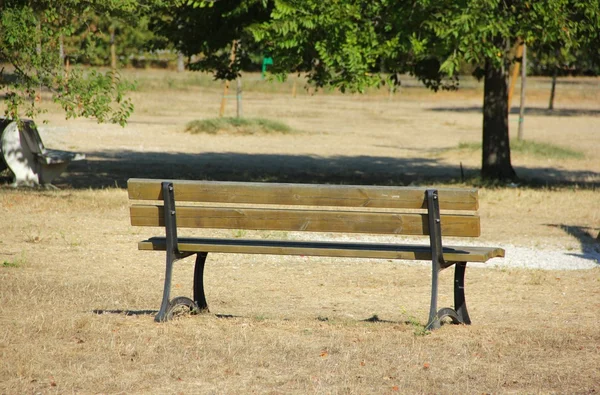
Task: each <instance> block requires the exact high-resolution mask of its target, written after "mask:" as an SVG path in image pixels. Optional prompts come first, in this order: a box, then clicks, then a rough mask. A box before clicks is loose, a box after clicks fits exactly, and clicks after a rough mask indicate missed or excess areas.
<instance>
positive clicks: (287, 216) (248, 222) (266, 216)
mask: <svg viewBox="0 0 600 395" xmlns="http://www.w3.org/2000/svg"><path fill="white" fill-rule="evenodd" d="M130 210H131V224H132V225H134V226H164V225H165V224H164V209H163V207H162V206H157V205H133V206H131V207H130ZM176 211H177V215H176V219H177V227H182V228H213V229H247V230H285V231H306V232H342V233H370V234H402V235H428V234H429V225H428V220H427V214H420V213H392V212H383V213H382V212H359V211H342V212H340V211H323V210H296V209H286V210H277V209H254V208H231V207H190V206H187V207H186V206H184V207H178V208H177V210H176ZM441 223H442V235H444V236H468V237H478V236H479V232H480V224H479V217H478V216H472V215H444V216H442V221H441Z"/></svg>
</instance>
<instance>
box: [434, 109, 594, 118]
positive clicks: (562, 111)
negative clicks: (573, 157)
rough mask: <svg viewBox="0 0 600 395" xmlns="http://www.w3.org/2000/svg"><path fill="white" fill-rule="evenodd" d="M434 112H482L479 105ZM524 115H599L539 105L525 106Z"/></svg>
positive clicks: (514, 111)
mask: <svg viewBox="0 0 600 395" xmlns="http://www.w3.org/2000/svg"><path fill="white" fill-rule="evenodd" d="M430 110H431V111H436V112H457V113H480V114H483V108H482V107H481V106H469V107H434V108H431V109H430ZM510 113H511V114H517V115H518V114H519V108H515V107H513V108H511V110H510ZM525 115H535V116H548V117H579V116H590V117H595V116H600V110H596V109H588V108H555V109H554V110H549V109H547V108H541V107H526V108H525Z"/></svg>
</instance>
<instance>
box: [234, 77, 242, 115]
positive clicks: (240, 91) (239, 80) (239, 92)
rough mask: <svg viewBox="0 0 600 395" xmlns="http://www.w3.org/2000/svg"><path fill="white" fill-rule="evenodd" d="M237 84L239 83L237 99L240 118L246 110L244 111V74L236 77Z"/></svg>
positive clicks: (237, 113) (237, 112)
mask: <svg viewBox="0 0 600 395" xmlns="http://www.w3.org/2000/svg"><path fill="white" fill-rule="evenodd" d="M236 85H237V89H236V96H235V98H236V100H237V111H236V116H237V117H238V118H241V117H243V116H244V112H243V111H242V76H241V75H238V77H237V78H236Z"/></svg>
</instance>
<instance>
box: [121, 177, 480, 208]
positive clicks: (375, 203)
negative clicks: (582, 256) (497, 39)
mask: <svg viewBox="0 0 600 395" xmlns="http://www.w3.org/2000/svg"><path fill="white" fill-rule="evenodd" d="M160 181H162V180H150V179H130V180H129V181H128V188H127V189H128V192H129V198H130V199H133V200H162V199H163V197H162V191H161V186H160V185H161V184H160ZM165 181H167V180H165ZM172 182H173V184H174V189H175V201H177V202H183V201H188V202H213V203H240V204H280V205H302V206H332V207H333V206H339V207H370V208H404V209H425V208H427V203H426V202H425V198H424V192H425V189H426V188H418V187H388V186H367V185H365V186H356V185H353V186H352V185H313V184H281V183H252V182H243V183H242V182H220V181H189V180H173V181H172ZM438 192H439V202H440V208H441V209H442V210H470V211H476V210H477V209H478V208H479V202H478V195H477V189H454V188H442V189H439V190H438Z"/></svg>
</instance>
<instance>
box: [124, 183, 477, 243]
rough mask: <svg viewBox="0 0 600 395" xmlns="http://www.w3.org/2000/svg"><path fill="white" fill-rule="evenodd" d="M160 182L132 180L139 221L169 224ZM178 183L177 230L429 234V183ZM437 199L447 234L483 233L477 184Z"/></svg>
mask: <svg viewBox="0 0 600 395" xmlns="http://www.w3.org/2000/svg"><path fill="white" fill-rule="evenodd" d="M161 182H162V180H150V179H130V180H129V181H128V192H129V198H130V199H132V200H136V201H140V202H136V203H135V204H133V205H132V206H131V207H130V212H131V224H132V225H134V226H155V227H157V226H165V223H164V205H163V202H162V200H163V194H162V188H161ZM172 182H173V186H174V196H175V202H176V221H177V227H178V228H181V227H186V228H215V229H248V230H280V231H310V232H342V233H370V234H397V235H429V225H428V215H427V211H426V209H427V200H426V198H425V191H426V188H422V187H384V186H350V185H311V184H275V183H247V182H215V181H183V180H173V181H172ZM438 196H439V199H438V201H439V206H440V210H441V213H442V215H441V226H442V235H443V236H466V237H477V236H479V235H480V222H479V216H478V215H477V213H476V211H477V209H478V204H479V202H478V195H477V190H476V189H453V188H444V189H438ZM142 201H146V202H142ZM148 201H152V202H148ZM292 206H296V207H292ZM448 211H451V212H449V213H448Z"/></svg>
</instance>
